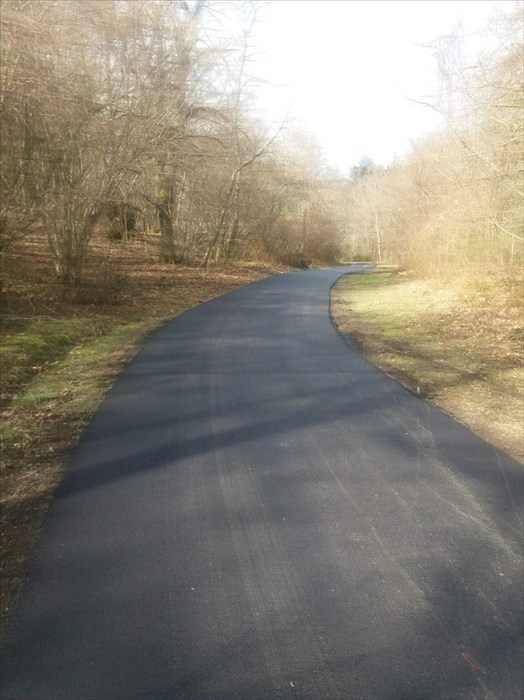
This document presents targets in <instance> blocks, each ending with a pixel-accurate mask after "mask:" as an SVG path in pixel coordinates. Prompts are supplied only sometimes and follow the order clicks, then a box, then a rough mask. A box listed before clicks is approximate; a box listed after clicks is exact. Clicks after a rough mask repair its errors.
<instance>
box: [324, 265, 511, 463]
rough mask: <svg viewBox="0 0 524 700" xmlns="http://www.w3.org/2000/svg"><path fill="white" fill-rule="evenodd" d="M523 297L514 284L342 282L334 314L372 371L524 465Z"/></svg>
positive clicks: (397, 279)
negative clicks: (391, 378)
mask: <svg viewBox="0 0 524 700" xmlns="http://www.w3.org/2000/svg"><path fill="white" fill-rule="evenodd" d="M521 290H522V287H521V284H519V283H518V281H516V280H515V281H511V280H509V281H506V282H505V283H503V282H501V281H500V280H495V279H493V280H492V281H489V280H488V281H486V282H485V283H484V284H483V287H482V288H479V286H478V284H477V285H475V286H473V285H466V284H460V285H458V284H454V285H452V286H448V287H446V288H443V287H442V286H441V285H440V284H438V283H436V282H431V281H420V280H413V279H409V277H404V276H401V275H397V274H394V273H381V272H379V273H375V274H368V275H363V276H361V277H359V278H350V277H346V278H343V279H342V280H341V281H340V282H339V283H338V284H337V285H336V287H335V289H334V291H333V296H332V312H333V316H334V319H335V322H336V323H337V325H338V327H339V330H340V331H341V333H342V334H343V335H346V336H349V337H350V338H351V339H353V340H354V341H355V342H356V343H357V345H358V346H359V348H360V349H361V351H362V352H363V354H364V355H365V356H366V357H367V358H368V359H369V360H370V361H371V362H372V363H373V364H375V365H377V366H378V367H380V368H381V369H383V370H384V371H386V372H388V373H389V374H391V375H392V376H394V377H396V378H397V379H399V380H400V381H401V382H403V383H404V384H405V385H406V386H408V387H410V388H411V389H413V390H414V391H416V392H417V393H419V394H421V395H422V396H424V397H425V398H427V399H430V400H431V401H432V402H433V403H435V404H436V405H438V406H440V407H441V408H443V409H444V410H445V411H447V412H448V413H450V414H451V415H453V416H455V417H456V418H458V419H459V420H461V421H462V422H464V423H466V424H467V425H468V426H469V427H470V428H471V429H472V430H473V431H474V432H475V433H477V434H478V435H480V436H481V437H483V438H484V439H486V440H487V441H489V442H491V443H492V444H493V445H495V446H496V447H498V448H500V449H502V450H504V451H505V452H507V453H509V454H510V455H512V456H513V457H515V458H516V459H519V460H522V459H523V456H524V441H523V417H524V415H523V408H524V371H523V364H522V360H523V344H522V325H523V324H522V321H523V317H522V296H521Z"/></svg>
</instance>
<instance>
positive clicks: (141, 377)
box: [2, 268, 522, 700]
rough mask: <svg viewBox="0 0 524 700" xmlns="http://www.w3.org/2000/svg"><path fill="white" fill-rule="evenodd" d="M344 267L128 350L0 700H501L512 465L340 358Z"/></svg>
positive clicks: (509, 623)
mask: <svg viewBox="0 0 524 700" xmlns="http://www.w3.org/2000/svg"><path fill="white" fill-rule="evenodd" d="M354 269H358V268H354ZM348 271H349V269H339V270H326V271H314V272H304V273H289V274H283V275H278V276H275V277H272V278H270V279H266V280H263V281H261V282H258V283H256V284H253V285H249V286H247V287H244V288H242V289H239V290H236V291H234V292H231V293H229V294H227V295H225V296H223V297H221V298H219V299H216V300H214V301H211V302H209V303H206V304H202V305H201V306H199V307H197V308H196V309H194V310H192V311H190V312H188V313H185V314H184V315H183V316H181V317H179V318H177V319H175V320H174V321H172V322H171V323H169V324H167V325H166V326H165V327H164V328H163V329H161V330H160V331H159V332H157V333H156V334H154V335H153V336H152V337H151V338H150V339H149V340H148V342H147V343H146V344H145V346H144V347H143V349H142V350H141V352H140V353H139V355H138V356H137V357H136V359H135V360H134V361H133V362H132V363H131V364H130V365H129V367H128V368H127V369H126V371H125V372H124V373H123V375H122V376H121V377H120V379H119V380H118V381H117V383H116V385H115V386H114V388H113V390H112V391H111V393H110V394H109V396H108V397H107V399H106V401H105V402H104V404H103V406H102V408H101V410H100V411H99V413H98V414H97V416H96V418H95V419H94V420H93V422H92V423H91V425H90V427H89V428H88V430H87V431H86V433H85V435H84V438H83V440H82V442H81V445H80V447H79V448H78V449H77V451H76V453H75V454H74V457H73V459H72V464H71V467H70V470H69V472H68V475H67V477H66V479H65V480H64V483H63V485H62V487H61V488H60V489H59V493H58V495H57V498H56V500H55V503H54V506H53V508H52V510H51V512H50V514H49V517H48V519H47V524H46V528H45V532H44V535H43V537H42V540H41V542H40V545H39V547H38V551H37V552H36V554H35V556H34V557H33V560H32V562H31V565H30V567H29V572H28V576H29V583H28V584H27V585H26V588H25V590H24V592H23V595H22V596H21V598H20V601H19V604H18V606H17V607H16V609H15V611H14V615H13V621H12V625H11V629H10V632H9V634H8V645H7V649H6V651H5V654H4V660H3V665H2V680H3V687H2V699H3V700H4V699H5V700H7V699H11V698H18V699H20V700H32V699H34V698H38V699H39V700H55V699H58V698H60V699H65V700H77V699H78V700H80V699H89V700H97V699H107V698H111V699H115V700H128V699H132V698H137V699H139V698H148V699H154V700H162V699H163V700H168V699H169V700H171V699H173V700H178V699H183V698H192V699H200V698H209V699H213V698H224V699H225V698H237V699H239V700H249V699H272V698H307V699H315V700H319V699H324V698H325V699H326V700H330V699H332V698H354V699H357V700H359V699H361V698H388V699H393V698H394V699H396V700H409V699H415V698H430V699H431V700H433V699H436V698H446V699H448V700H458V699H459V698H500V699H501V700H509V699H510V698H520V697H521V694H522V666H521V662H522V559H521V553H522V550H521V543H522V526H521V523H522V519H521V514H522V466H521V465H519V464H518V463H516V462H514V461H512V460H511V459H509V458H508V457H507V456H505V455H504V454H501V453H500V452H497V451H496V450H495V449H494V448H493V447H491V446H490V445H488V444H486V443H484V442H483V441H482V440H480V439H479V438H477V437H475V436H474V435H473V434H472V433H470V432H469V431H468V430H467V429H465V428H464V427H462V426H461V425H459V424H458V423H456V422H455V421H453V420H451V419H450V418H449V417H447V416H446V415H444V414H443V413H442V412H440V411H438V410H436V409H434V408H432V407H430V406H428V405H427V404H426V403H425V402H424V401H422V400H421V399H419V398H417V397H416V396H414V395H412V394H411V393H409V392H407V391H406V390H405V389H403V388H402V387H401V386H400V385H399V384H397V383H396V382H395V381H393V380H392V379H390V378H389V377H388V376H386V375H385V374H383V373H381V372H379V371H378V370H376V369H374V368H373V367H371V366H370V365H369V364H367V363H366V362H365V361H364V360H362V359H361V357H360V356H359V355H358V353H357V352H356V351H355V350H354V349H353V348H351V347H350V346H349V345H348V344H346V343H345V341H344V340H343V339H342V338H341V337H340V336H339V335H338V334H337V332H336V330H335V329H334V328H333V326H332V324H331V321H330V318H329V308H328V303H329V291H330V287H331V285H332V284H333V283H334V281H335V280H336V279H337V278H338V277H339V276H340V275H341V274H342V273H343V272H348ZM392 293H394V292H393V291H392Z"/></svg>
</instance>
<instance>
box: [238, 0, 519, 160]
mask: <svg viewBox="0 0 524 700" xmlns="http://www.w3.org/2000/svg"><path fill="white" fill-rule="evenodd" d="M508 2H511V0H270V2H269V3H268V4H267V6H266V7H265V8H264V9H263V11H262V12H261V15H260V20H259V22H258V24H257V26H256V28H255V31H254V36H253V38H252V41H251V44H252V47H253V51H254V52H256V53H257V55H256V58H255V59H254V60H253V63H252V71H253V73H254V74H256V75H258V76H259V77H262V78H264V79H266V80H268V81H270V83H272V84H274V86H273V87H269V86H268V87H265V88H260V89H259V104H260V105H261V106H263V107H264V109H265V111H266V115H267V117H268V118H269V119H271V120H276V121H278V120H280V119H282V118H283V117H284V116H285V114H286V113H287V111H288V109H289V108H290V107H291V113H292V115H293V116H294V117H296V118H299V119H300V121H301V123H302V125H303V126H304V127H305V128H307V129H309V130H310V131H312V132H313V133H314V134H315V135H316V137H317V138H318V140H319V142H320V145H321V147H322V149H323V152H324V155H325V157H326V159H327V161H328V162H329V163H330V164H331V165H334V166H336V167H338V168H339V169H340V170H341V172H342V173H347V172H348V170H349V169H350V167H351V166H352V165H353V164H355V163H358V161H359V160H360V157H361V156H363V155H367V156H369V157H371V158H372V159H373V160H374V161H375V162H376V163H382V164H384V165H386V164H387V163H388V162H391V160H393V158H394V156H395V155H397V156H398V157H401V156H402V155H403V154H404V153H405V152H406V151H407V150H409V146H410V143H411V141H412V140H414V139H417V138H419V137H420V136H421V135H423V134H424V133H427V132H429V131H431V130H433V129H434V128H435V127H436V126H437V123H438V116H437V115H436V113H435V112H433V111H432V110H430V109H429V108H425V107H421V106H417V105H414V104H412V103H411V102H410V101H409V99H408V98H413V99H424V98H425V97H428V96H429V95H431V93H432V92H434V91H435V89H436V85H437V78H436V75H437V73H436V62H435V60H434V58H432V51H431V50H428V49H427V48H423V47H420V46H416V45H415V44H424V43H428V42H430V41H431V40H432V39H434V38H435V37H437V36H439V35H442V34H446V33H450V32H451V31H452V29H453V28H454V27H455V26H456V24H457V22H458V21H459V20H460V19H462V21H463V26H464V30H465V32H466V33H467V34H474V35H475V37H476V38H475V41H476V42H477V45H480V44H481V43H482V35H479V30H481V29H482V28H484V27H485V25H486V22H487V20H488V18H489V15H490V14H491V13H492V12H493V9H494V7H495V6H497V5H499V6H500V5H504V4H508ZM277 86H280V87H277Z"/></svg>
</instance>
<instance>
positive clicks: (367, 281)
mask: <svg viewBox="0 0 524 700" xmlns="http://www.w3.org/2000/svg"><path fill="white" fill-rule="evenodd" d="M393 276H394V273H393V272H367V273H365V274H362V275H354V276H351V278H350V279H351V284H352V286H355V287H381V286H382V285H384V284H390V283H391V280H392V277H393Z"/></svg>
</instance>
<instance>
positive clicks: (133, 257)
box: [0, 235, 279, 628]
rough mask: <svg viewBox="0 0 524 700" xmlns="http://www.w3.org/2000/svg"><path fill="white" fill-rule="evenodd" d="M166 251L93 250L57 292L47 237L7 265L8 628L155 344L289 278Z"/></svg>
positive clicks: (104, 245) (133, 245) (133, 247)
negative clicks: (82, 458)
mask: <svg viewBox="0 0 524 700" xmlns="http://www.w3.org/2000/svg"><path fill="white" fill-rule="evenodd" d="M155 258H156V247H155V245H154V244H153V243H150V242H145V241H132V242H130V243H127V244H125V245H123V244H119V243H110V242H109V241H107V240H106V239H104V237H102V236H100V237H99V238H98V239H97V240H95V241H94V242H93V246H92V250H91V254H90V259H89V261H88V266H87V270H86V277H85V281H84V283H83V284H82V285H81V286H80V287H78V288H74V289H68V290H64V289H63V288H62V287H61V286H60V285H58V284H57V283H56V282H55V281H54V276H53V272H52V269H51V268H50V264H49V260H48V257H47V252H46V248H45V243H44V241H42V240H41V239H39V238H38V237H37V236H36V235H35V237H34V238H33V239H32V240H26V241H25V242H24V244H23V246H20V247H19V248H18V249H13V250H12V251H11V252H10V254H9V255H6V256H4V260H3V282H4V288H3V299H2V302H3V303H2V326H3V337H2V343H1V346H0V350H2V356H3V358H4V365H3V370H5V371H3V372H2V412H1V419H2V428H1V437H2V465H1V471H0V478H1V485H2V490H1V503H2V511H1V526H2V539H1V549H0V556H1V559H0V566H1V577H2V589H1V599H0V604H1V613H2V614H1V621H2V627H3V628H5V622H6V620H7V617H8V611H9V608H10V607H11V605H12V600H13V596H14V595H15V593H16V590H17V587H18V584H19V582H20V579H21V576H22V574H23V567H24V564H25V561H26V559H27V556H28V553H29V552H30V551H31V549H32V547H33V546H34V543H35V541H36V539H37V537H38V533H39V531H40V528H41V525H42V522H43V519H44V516H45V513H46V511H47V509H48V507H49V504H50V502H51V500H52V495H53V493H54V491H55V489H56V487H57V485H58V484H59V482H60V480H61V477H62V474H63V471H64V469H65V465H66V463H67V459H68V456H69V454H70V451H71V449H72V448H73V447H74V445H75V444H76V443H77V441H78V439H79V437H80V435H81V433H82V431H83V429H84V427H85V426H86V424H87V423H88V422H89V420H90V419H91V417H92V416H93V414H94V412H95V411H96V409H97V407H98V405H99V404H100V401H101V400H102V398H103V396H104V395H105V393H106V392H107V390H108V389H109V387H110V386H111V384H112V382H113V381H114V379H115V377H116V376H117V375H118V374H119V372H120V371H121V370H122V368H123V367H124V366H125V364H126V362H128V361H129V359H130V358H131V357H132V356H133V354H134V353H135V352H136V349H137V347H138V345H139V344H140V342H141V341H142V340H143V338H144V336H145V335H146V334H147V333H148V332H150V331H151V330H153V329H154V328H156V327H158V326H159V325H160V324H161V323H162V322H164V321H165V320H167V319H169V318H172V317H174V316H176V315H177V314H179V313H181V312H182V311H185V310H186V309H189V308H191V307H193V306H195V305H197V304H199V303H201V302H203V301H206V300H208V299H210V298H213V297H215V296H218V295H220V294H223V293H225V292H227V291H229V290H231V289H234V288H236V287H238V286H240V285H243V284H246V283H248V282H252V281H255V280H257V279H261V278H262V277H265V276H267V275H268V274H271V273H273V272H276V271H278V269H279V268H277V267H276V266H273V267H272V266H269V265H262V264H249V263H244V264H241V265H240V264H239V265H231V266H230V267H229V268H217V269H211V270H210V271H208V272H205V271H204V270H202V269H200V268H198V267H189V266H179V265H176V266H173V265H170V264H161V263H158V262H156V259H155Z"/></svg>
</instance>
